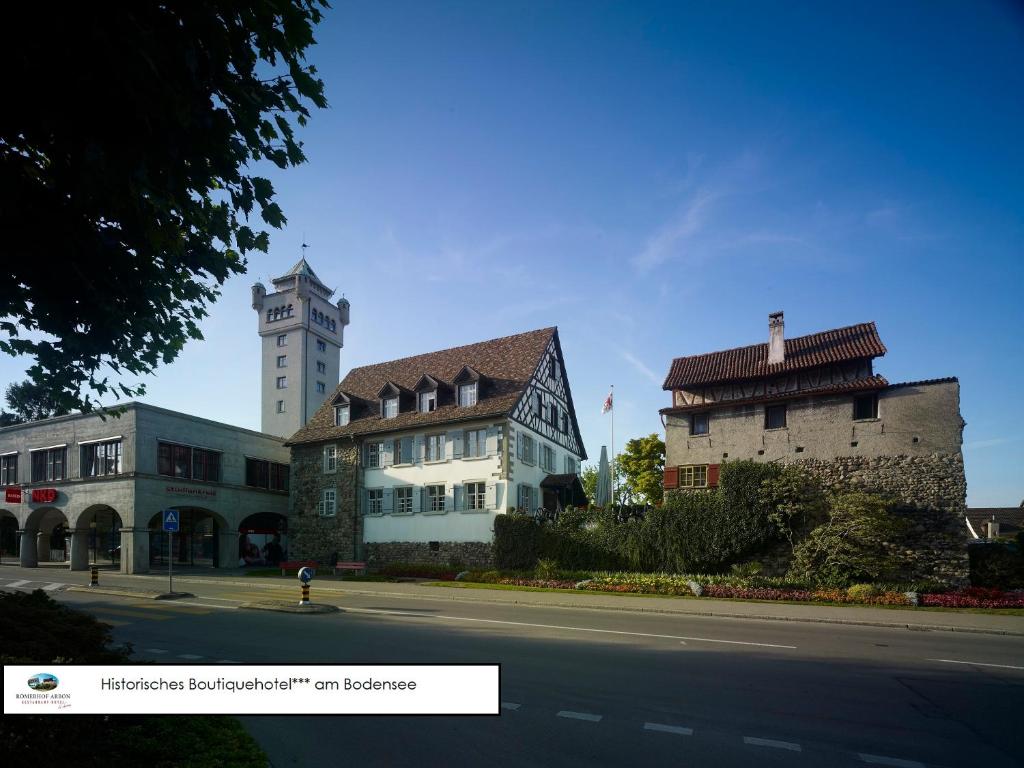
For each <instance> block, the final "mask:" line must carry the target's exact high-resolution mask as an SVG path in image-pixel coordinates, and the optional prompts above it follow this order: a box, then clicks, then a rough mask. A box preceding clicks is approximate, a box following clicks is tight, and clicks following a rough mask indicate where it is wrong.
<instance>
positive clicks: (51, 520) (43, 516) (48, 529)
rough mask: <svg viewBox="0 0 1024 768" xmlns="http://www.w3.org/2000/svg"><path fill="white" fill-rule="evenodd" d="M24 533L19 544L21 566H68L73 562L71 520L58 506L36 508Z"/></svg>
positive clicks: (27, 519) (27, 521)
mask: <svg viewBox="0 0 1024 768" xmlns="http://www.w3.org/2000/svg"><path fill="white" fill-rule="evenodd" d="M22 530H23V531H24V533H23V534H22V540H21V541H20V542H19V543H18V554H19V558H20V562H21V565H23V566H25V567H28V568H33V567H35V566H37V565H39V564H40V563H65V562H67V561H68V560H69V558H70V555H71V546H70V534H69V533H68V530H69V527H68V519H67V517H66V516H65V514H64V513H63V512H61V511H60V510H59V509H57V508H56V507H39V508H38V509H33V510H32V511H31V512H30V513H29V516H28V517H27V518H26V519H25V526H24V528H23V529H22Z"/></svg>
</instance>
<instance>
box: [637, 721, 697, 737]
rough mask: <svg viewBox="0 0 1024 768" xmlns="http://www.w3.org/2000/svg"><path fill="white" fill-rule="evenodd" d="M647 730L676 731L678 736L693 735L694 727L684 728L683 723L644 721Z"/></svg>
mask: <svg viewBox="0 0 1024 768" xmlns="http://www.w3.org/2000/svg"><path fill="white" fill-rule="evenodd" d="M644 730H645V731H658V732H659V733H674V734H676V735H678V736H693V728H683V727H682V726H681V725H665V724H664V723H644Z"/></svg>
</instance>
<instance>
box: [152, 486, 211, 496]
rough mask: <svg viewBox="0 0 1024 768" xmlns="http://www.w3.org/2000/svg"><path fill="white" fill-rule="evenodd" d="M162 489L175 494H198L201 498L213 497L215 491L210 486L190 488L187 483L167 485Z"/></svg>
mask: <svg viewBox="0 0 1024 768" xmlns="http://www.w3.org/2000/svg"><path fill="white" fill-rule="evenodd" d="M164 490H165V491H166V492H167V493H170V494H173V495H175V496H198V497H199V498H202V499H213V498H216V497H217V492H216V491H214V490H212V489H210V488H191V487H189V486H187V485H168V486H167V487H166V488H164Z"/></svg>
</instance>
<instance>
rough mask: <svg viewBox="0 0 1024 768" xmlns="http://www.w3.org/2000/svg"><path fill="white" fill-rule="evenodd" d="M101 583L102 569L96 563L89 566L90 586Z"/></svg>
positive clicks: (96, 585)
mask: <svg viewBox="0 0 1024 768" xmlns="http://www.w3.org/2000/svg"><path fill="white" fill-rule="evenodd" d="M99 585H100V569H99V568H97V567H96V563H93V564H92V565H90V566H89V586H90V587H98V586H99Z"/></svg>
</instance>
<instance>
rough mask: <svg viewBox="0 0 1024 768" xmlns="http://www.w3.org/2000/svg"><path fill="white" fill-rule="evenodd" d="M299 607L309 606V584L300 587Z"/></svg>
mask: <svg viewBox="0 0 1024 768" xmlns="http://www.w3.org/2000/svg"><path fill="white" fill-rule="evenodd" d="M299 605H309V584H303V585H302V599H301V600H300V601H299Z"/></svg>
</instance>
